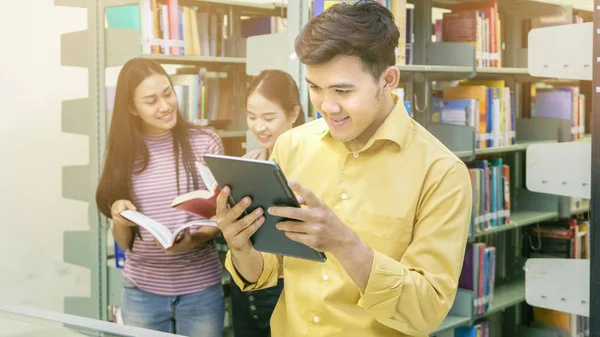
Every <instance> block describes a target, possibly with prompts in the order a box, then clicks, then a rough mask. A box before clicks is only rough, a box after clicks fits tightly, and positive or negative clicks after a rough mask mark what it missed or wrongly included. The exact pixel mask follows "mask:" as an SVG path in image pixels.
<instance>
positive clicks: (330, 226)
mask: <svg viewBox="0 0 600 337" xmlns="http://www.w3.org/2000/svg"><path fill="white" fill-rule="evenodd" d="M289 186H290V188H291V189H292V190H293V191H294V192H296V193H297V194H298V195H299V197H300V198H298V199H299V201H302V203H303V204H304V205H305V206H306V207H302V208H296V207H276V206H273V207H271V208H269V210H268V212H269V214H271V215H274V216H278V217H283V218H288V219H295V220H299V221H282V222H280V223H278V224H277V228H278V229H279V230H282V231H285V235H286V236H287V237H289V238H290V239H292V240H294V241H298V242H300V243H303V244H305V245H307V246H309V247H311V248H313V249H316V250H318V251H322V252H330V253H332V254H334V255H337V254H344V253H345V252H346V251H347V249H351V247H353V246H356V245H357V244H359V243H360V242H361V241H360V238H359V237H358V235H356V233H354V232H353V231H352V230H351V229H350V228H349V227H348V226H346V225H345V224H344V223H343V222H342V220H340V218H339V217H338V216H337V215H336V214H335V213H334V212H333V211H332V210H331V209H330V208H329V207H328V206H327V205H325V203H324V202H323V201H321V200H320V199H319V198H317V196H316V195H315V194H314V193H313V192H312V191H310V190H309V189H308V188H306V187H304V186H301V185H300V184H298V183H297V182H294V181H291V180H290V181H289Z"/></svg>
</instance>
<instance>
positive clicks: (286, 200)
mask: <svg viewBox="0 0 600 337" xmlns="http://www.w3.org/2000/svg"><path fill="white" fill-rule="evenodd" d="M204 161H205V162H206V164H207V165H208V167H209V168H210V170H211V172H212V174H213V175H214V177H215V179H216V180H217V182H218V184H219V187H221V188H223V187H225V186H229V187H230V188H231V194H230V200H229V204H230V206H233V205H235V204H237V203H238V202H240V200H242V198H243V197H245V196H249V197H250V198H251V199H252V204H251V205H250V206H249V207H248V208H247V209H246V212H247V213H246V214H248V213H251V212H252V211H254V210H255V209H256V208H258V207H262V208H263V210H264V215H265V222H264V223H263V224H262V226H260V228H259V229H258V230H257V231H256V233H254V235H253V236H252V237H251V241H252V244H253V245H254V248H256V250H258V251H261V252H265V253H274V254H281V255H285V256H291V257H297V258H302V259H308V260H315V261H325V255H324V254H323V253H321V252H318V251H316V250H314V249H312V248H310V247H308V246H306V245H304V244H302V243H299V242H297V241H294V240H292V239H290V238H288V237H287V236H286V235H285V233H284V232H283V231H280V230H279V229H277V228H276V227H275V225H276V224H277V223H278V222H280V221H285V220H287V219H285V218H280V217H276V216H273V215H270V214H269V213H268V212H267V209H268V208H269V207H270V206H292V207H300V206H299V204H298V201H297V200H296V197H295V196H294V194H293V192H292V191H291V190H290V189H289V187H288V186H287V181H286V180H285V177H284V175H283V173H282V172H281V171H280V169H279V167H278V166H277V164H276V163H274V162H270V161H262V160H254V159H247V158H239V157H231V156H222V155H213V154H207V155H205V156H204ZM244 216H245V214H243V215H242V217H244Z"/></svg>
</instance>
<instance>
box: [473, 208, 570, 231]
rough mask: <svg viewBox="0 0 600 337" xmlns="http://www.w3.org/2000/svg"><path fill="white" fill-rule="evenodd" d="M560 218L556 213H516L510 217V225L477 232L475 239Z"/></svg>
mask: <svg viewBox="0 0 600 337" xmlns="http://www.w3.org/2000/svg"><path fill="white" fill-rule="evenodd" d="M557 218H558V211H556V212H540V211H516V212H513V213H512V214H511V215H510V220H511V221H510V223H508V224H506V225H500V226H497V227H490V228H487V229H485V230H483V231H480V232H477V233H475V234H474V235H473V237H481V236H485V235H489V234H494V233H500V232H504V231H507V230H511V229H515V228H519V227H524V226H529V225H532V224H535V223H538V222H542V221H548V220H553V219H557Z"/></svg>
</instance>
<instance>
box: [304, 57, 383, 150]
mask: <svg viewBox="0 0 600 337" xmlns="http://www.w3.org/2000/svg"><path fill="white" fill-rule="evenodd" d="M306 80H307V82H308V85H309V89H310V90H309V92H310V100H311V102H312V104H313V105H314V106H315V108H316V109H317V110H318V111H319V112H320V113H321V115H322V116H323V118H325V120H326V121H327V125H328V126H329V131H330V133H331V136H332V137H333V138H334V139H336V140H339V141H342V142H345V143H346V142H350V143H355V144H358V145H359V147H362V146H363V145H364V144H365V143H366V142H367V141H368V140H369V139H370V138H371V136H373V134H374V133H375V131H376V130H377V128H378V127H379V125H381V123H382V122H383V120H382V118H381V115H382V114H384V113H385V112H384V111H383V110H384V109H383V108H382V105H383V92H384V90H382V88H383V86H384V84H385V81H383V80H381V79H380V80H378V81H375V80H374V79H373V76H372V75H371V74H370V73H369V72H367V71H366V70H365V69H364V68H363V66H362V64H361V61H360V59H359V58H358V57H356V56H345V55H341V56H338V57H336V58H334V59H333V60H331V61H330V62H328V63H324V64H319V65H307V66H306Z"/></svg>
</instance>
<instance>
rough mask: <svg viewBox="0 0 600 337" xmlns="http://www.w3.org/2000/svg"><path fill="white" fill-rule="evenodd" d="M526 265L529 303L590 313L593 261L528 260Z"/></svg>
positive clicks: (527, 299)
mask: <svg viewBox="0 0 600 337" xmlns="http://www.w3.org/2000/svg"><path fill="white" fill-rule="evenodd" d="M524 268H525V301H526V302H527V304H529V305H532V306H536V307H540V308H546V309H552V310H558V311H563V312H568V313H571V314H577V315H580V316H585V317H588V316H589V314H590V306H589V300H590V260H587V259H551V258H539V259H528V260H527V262H526V263H525V267H524Z"/></svg>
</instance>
